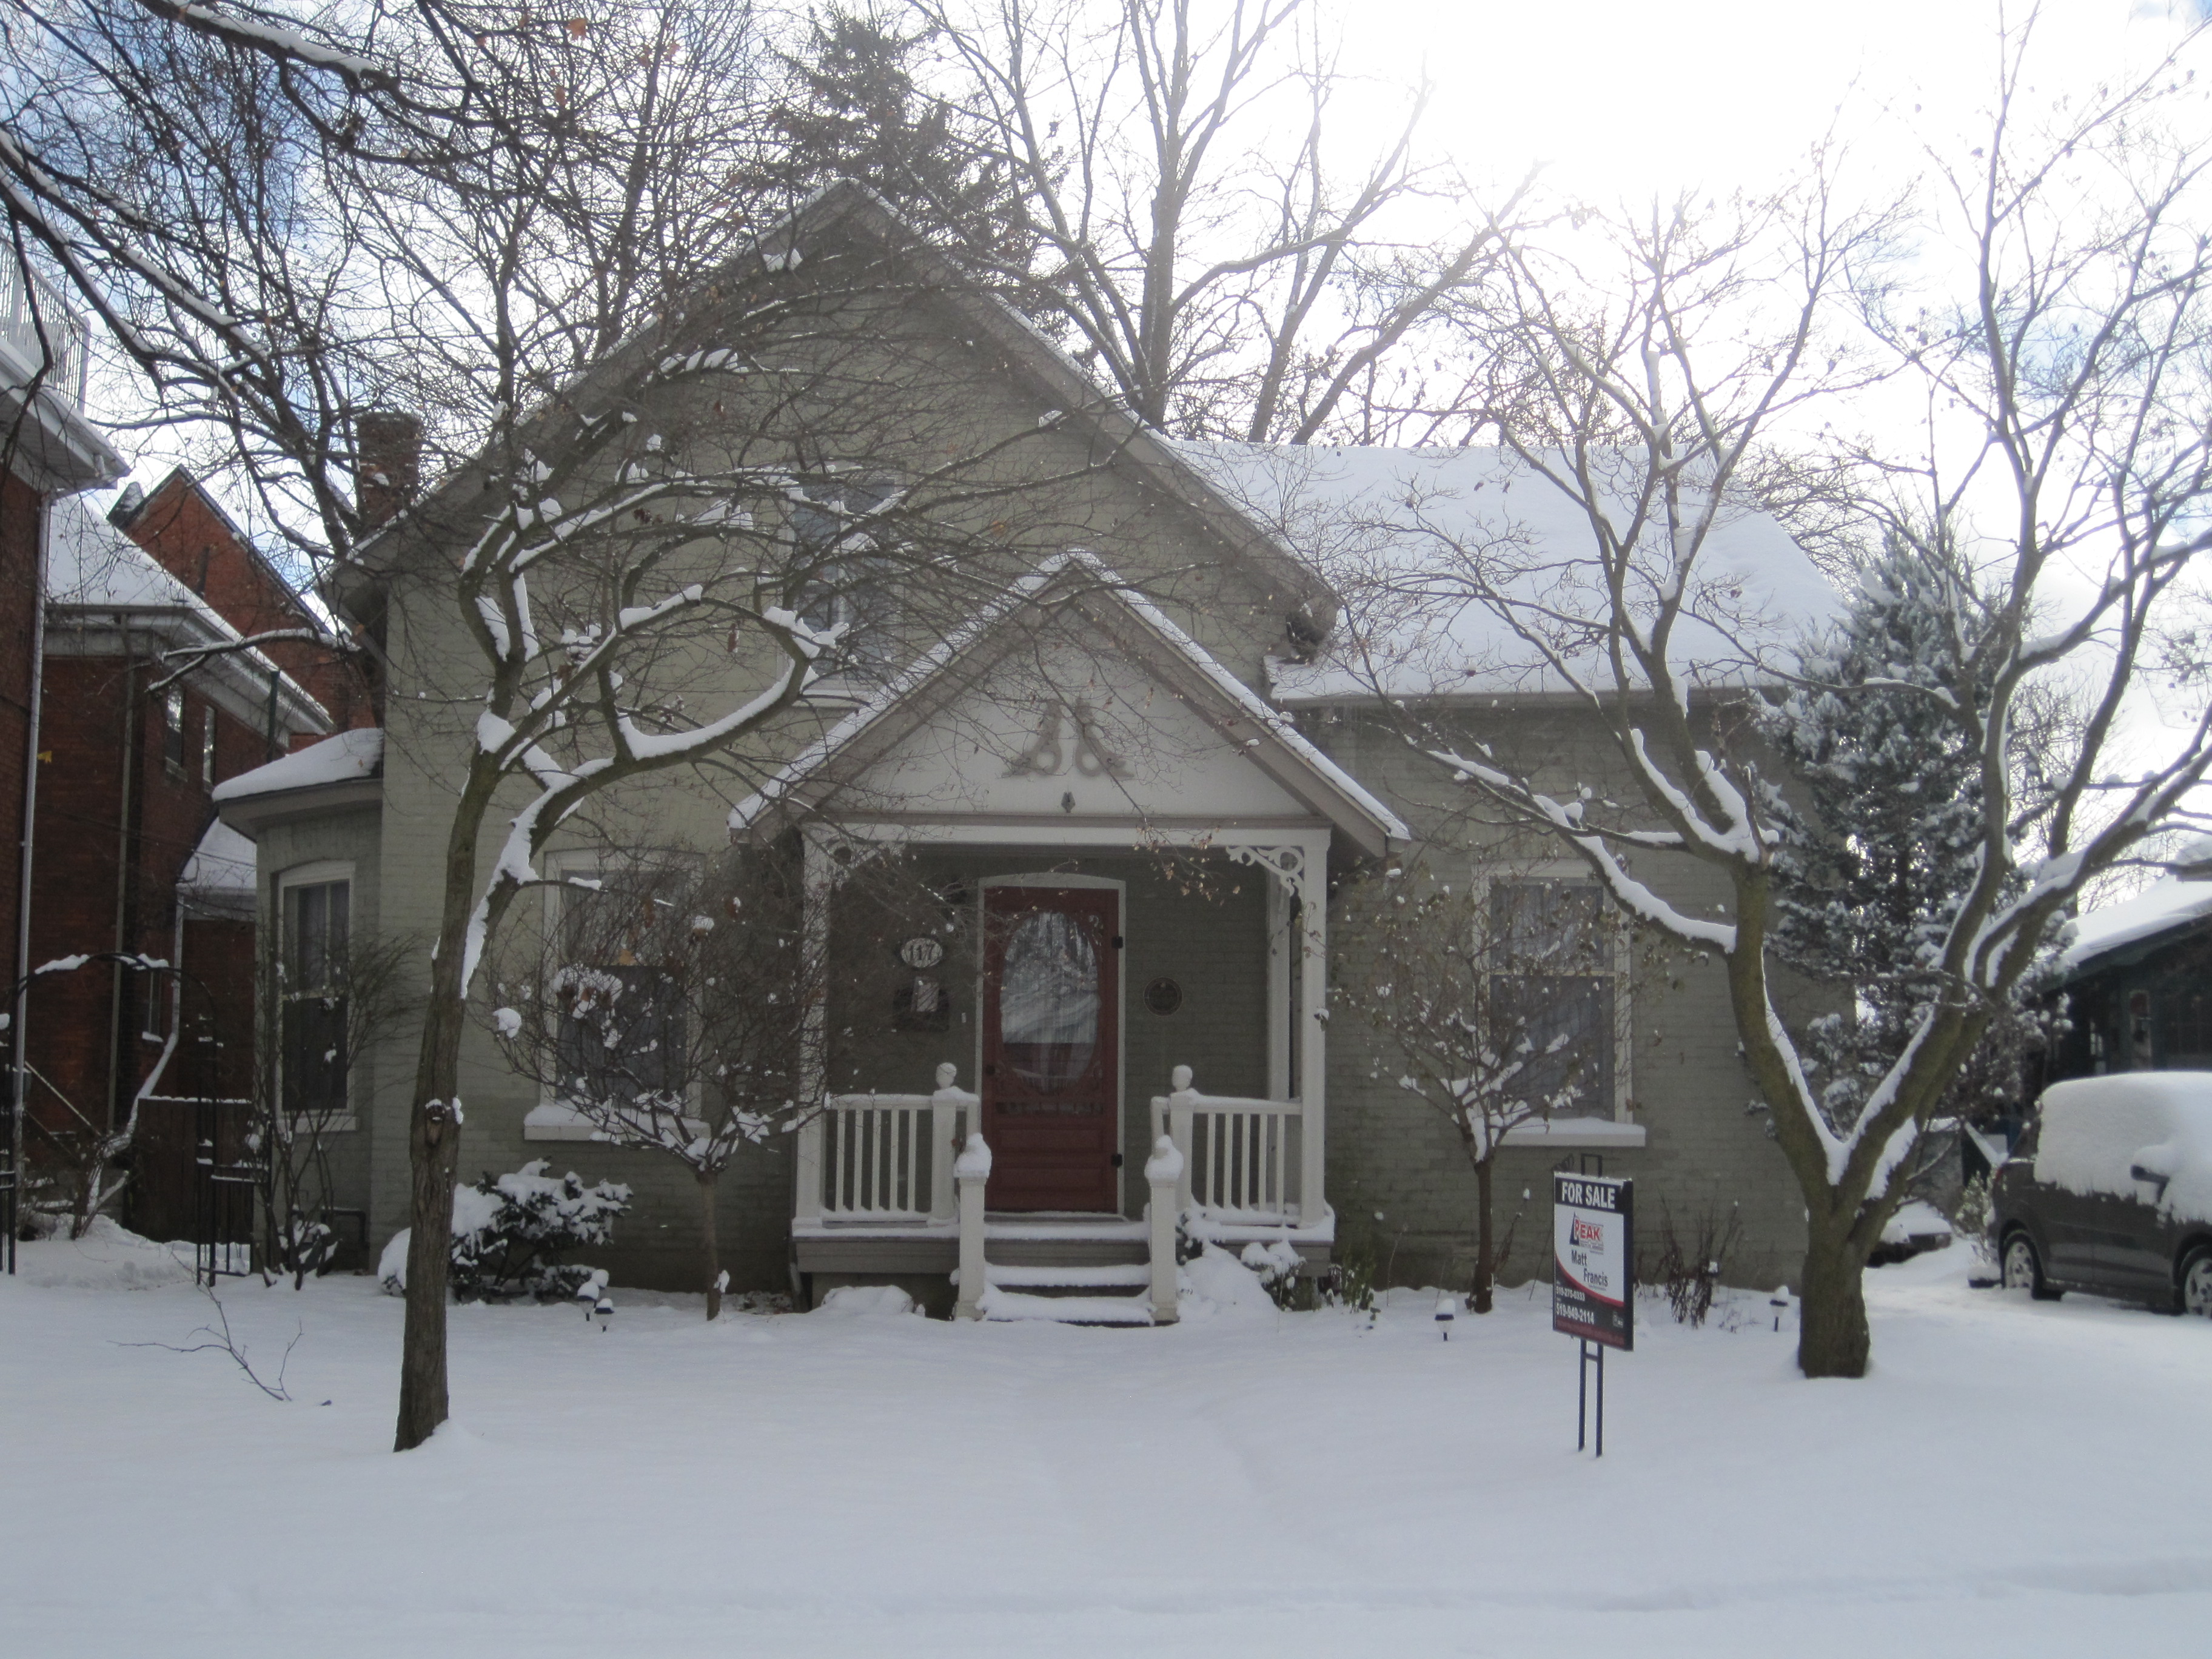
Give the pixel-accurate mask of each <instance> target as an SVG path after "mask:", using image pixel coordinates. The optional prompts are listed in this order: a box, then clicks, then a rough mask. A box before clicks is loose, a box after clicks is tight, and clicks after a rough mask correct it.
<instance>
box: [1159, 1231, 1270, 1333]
mask: <svg viewBox="0 0 2212 1659" xmlns="http://www.w3.org/2000/svg"><path fill="white" fill-rule="evenodd" d="M1182 1284H1183V1288H1184V1290H1185V1291H1187V1292H1188V1295H1189V1296H1190V1297H1193V1298H1195V1299H1196V1300H1197V1301H1198V1302H1200V1303H1206V1304H1212V1308H1213V1309H1214V1310H1218V1312H1220V1313H1223V1314H1226V1315H1229V1316H1232V1317H1238V1318H1249V1317H1252V1316H1255V1315H1265V1316H1267V1317H1268V1318H1270V1319H1272V1318H1273V1317H1274V1316H1275V1311H1276V1310H1275V1299H1274V1297H1273V1296H1272V1295H1271V1294H1269V1292H1268V1290H1267V1285H1265V1284H1264V1283H1262V1282H1261V1278H1260V1275H1259V1274H1257V1273H1254V1272H1253V1271H1252V1270H1251V1269H1250V1268H1249V1267H1246V1266H1245V1265H1244V1264H1243V1262H1241V1261H1238V1260H1237V1258H1236V1257H1235V1256H1233V1255H1230V1254H1229V1252H1228V1251H1226V1250H1225V1249H1222V1248H1221V1247H1220V1246H1219V1245H1218V1244H1206V1245H1203V1246H1201V1247H1200V1250H1199V1253H1198V1254H1197V1255H1194V1256H1193V1257H1192V1258H1191V1259H1190V1260H1189V1261H1187V1262H1185V1263H1184V1264H1183V1268H1182Z"/></svg>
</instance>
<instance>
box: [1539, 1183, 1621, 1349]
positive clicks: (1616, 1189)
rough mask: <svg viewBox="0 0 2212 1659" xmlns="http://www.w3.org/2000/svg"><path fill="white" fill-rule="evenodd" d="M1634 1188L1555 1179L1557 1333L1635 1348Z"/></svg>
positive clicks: (1554, 1297) (1554, 1314)
mask: <svg viewBox="0 0 2212 1659" xmlns="http://www.w3.org/2000/svg"><path fill="white" fill-rule="evenodd" d="M1633 1185H1634V1183H1633V1182H1627V1181H1608V1180H1607V1179H1606V1178H1605V1177H1604V1176H1583V1175H1565V1174H1563V1173H1560V1172H1559V1171H1557V1170H1554V1171H1553V1175H1552V1328H1553V1330H1555V1331H1565V1333H1566V1334H1568V1335H1569V1336H1578V1337H1582V1338H1583V1339H1584V1340H1587V1341H1591V1342H1602V1343H1603V1344H1605V1346H1607V1347H1609V1348H1632V1347H1634V1346H1636V1245H1635V1237H1634V1222H1633V1200H1634V1193H1633V1191H1632V1188H1633Z"/></svg>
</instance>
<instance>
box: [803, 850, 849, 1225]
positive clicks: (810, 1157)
mask: <svg viewBox="0 0 2212 1659" xmlns="http://www.w3.org/2000/svg"><path fill="white" fill-rule="evenodd" d="M800 844H801V846H802V847H803V848H805V865H804V867H803V870H802V872H801V874H802V880H801V884H800V890H799V936H800V944H799V948H800V949H801V950H802V951H805V952H806V960H807V961H808V962H809V963H820V962H821V961H822V959H823V956H824V955H825V954H826V953H827V952H828V951H829V898H830V895H831V894H832V893H833V892H835V891H836V886H837V873H838V872H837V864H836V860H834V859H832V858H831V857H830V856H829V848H826V847H824V846H823V844H822V842H821V840H820V839H819V837H817V836H814V835H812V834H805V835H802V836H801V837H800ZM815 978H816V981H817V983H821V982H823V981H824V976H823V975H815ZM828 1036H829V1010H828V1009H827V1008H825V1007H824V1006H823V1005H822V1002H821V1000H820V999H819V998H817V999H816V1000H814V1001H812V1002H811V1003H809V1004H808V1005H807V1007H806V1012H805V1018H803V1019H802V1020H801V1021H800V1022H799V1109H800V1110H801V1111H803V1112H805V1114H806V1117H805V1121H804V1122H803V1123H801V1124H800V1125H799V1149H798V1156H797V1158H796V1160H795V1161H796V1163H797V1164H798V1175H797V1178H798V1182H799V1188H798V1200H797V1203H796V1205H795V1206H793V1211H792V1213H793V1216H794V1217H795V1218H797V1219H799V1220H800V1221H819V1220H820V1219H821V1218H822V1148H823V1131H824V1126H823V1121H822V1104H823V1089H824V1088H825V1087H826V1086H827V1081H828V1079H827V1073H828V1070H829V1060H828V1043H827V1039H828Z"/></svg>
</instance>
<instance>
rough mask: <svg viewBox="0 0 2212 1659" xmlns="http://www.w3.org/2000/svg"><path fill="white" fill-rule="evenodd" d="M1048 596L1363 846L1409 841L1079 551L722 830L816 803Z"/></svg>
mask: <svg viewBox="0 0 2212 1659" xmlns="http://www.w3.org/2000/svg"><path fill="white" fill-rule="evenodd" d="M1048 599H1059V600H1060V601H1063V602H1064V603H1066V605H1070V606H1073V607H1074V608H1075V609H1076V610H1077V611H1079V613H1080V614H1081V615H1082V616H1083V617H1085V620H1086V621H1088V622H1090V623H1093V624H1095V625H1097V627H1098V628H1099V629H1101V631H1102V632H1103V633H1104V634H1106V635H1109V636H1111V637H1112V638H1114V640H1115V642H1116V643H1117V644H1118V645H1119V646H1121V647H1123V648H1124V649H1126V650H1127V652H1128V653H1129V654H1130V655H1131V656H1132V657H1133V658H1134V659H1137V660H1138V662H1139V665H1140V666H1141V667H1142V668H1143V669H1145V670H1146V671H1148V672H1149V673H1150V674H1151V675H1152V676H1153V677H1154V678H1157V679H1158V680H1159V681H1161V682H1162V683H1163V684H1166V685H1167V686H1168V687H1169V688H1170V690H1172V691H1174V692H1175V693H1176V695H1177V696H1179V697H1180V698H1181V699H1182V701H1183V702H1184V703H1185V704H1187V705H1188V707H1189V708H1192V709H1193V710H1194V712H1196V713H1197V714H1199V715H1200V717H1201V718H1202V719H1203V720H1206V723H1207V724H1208V725H1209V726H1211V727H1212V730H1213V732H1215V733H1217V734H1218V737H1219V738H1220V739H1221V740H1222V741H1223V742H1224V744H1225V745H1227V746H1229V747H1231V748H1233V749H1234V750H1235V751H1236V752H1237V754H1239V755H1241V756H1242V757H1243V758H1244V759H1245V760H1247V761H1249V763H1251V764H1252V765H1253V766H1254V767H1255V768H1256V769H1258V770H1259V771H1260V772H1261V774H1263V775H1265V776H1266V777H1267V779H1269V780H1271V781H1273V783H1274V784H1275V785H1276V786H1278V787H1279V788H1280V789H1282V790H1283V791H1284V792H1285V793H1287V794H1289V795H1290V796H1291V797H1292V798H1293V799H1296V800H1297V801H1298V802H1299V803H1301V804H1302V805H1304V807H1305V808H1306V809H1308V810H1309V811H1310V812H1311V813H1312V814H1313V816H1314V817H1316V818H1319V819H1322V820H1325V821H1327V822H1328V823H1329V824H1330V825H1331V826H1332V828H1334V829H1337V830H1339V831H1341V832H1342V833H1343V834H1344V835H1345V836H1346V838H1347V839H1348V840H1349V841H1350V842H1352V844H1353V845H1354V846H1356V847H1358V848H1359V849H1360V850H1361V851H1362V852H1363V853H1365V854H1369V855H1370V856H1380V855H1381V854H1383V853H1384V852H1385V851H1387V850H1388V848H1389V844H1390V843H1391V842H1394V841H1403V840H1406V839H1407V838H1408V837H1409V833H1410V832H1409V831H1408V830H1407V828H1406V826H1405V824H1404V823H1402V822H1401V820H1400V819H1399V817H1398V816H1397V815H1396V814H1395V812H1393V811H1391V810H1390V809H1389V807H1388V806H1386V805H1383V803H1382V802H1381V801H1380V800H1378V799H1376V797H1375V796H1374V795H1373V794H1372V793H1370V792H1369V791H1368V790H1367V789H1365V788H1364V787H1362V786H1361V785H1360V784H1359V783H1358V781H1357V780H1355V779H1354V778H1352V775H1350V774H1349V773H1347V772H1346V771H1345V770H1344V769H1343V768H1341V767H1340V766H1339V765H1337V763H1335V762H1334V761H1332V760H1331V759H1329V758H1328V756H1326V755H1324V754H1322V752H1321V750H1319V749H1317V748H1316V747H1315V746H1314V745H1313V744H1311V743H1310V742H1309V741H1308V740H1307V739H1306V738H1304V736H1303V735H1302V734H1301V733H1300V732H1298V731H1297V728H1296V727H1295V726H1292V725H1291V721H1290V720H1289V719H1288V718H1287V717H1286V716H1285V715H1284V714H1282V713H1281V712H1280V711H1279V710H1278V709H1275V708H1272V707H1270V706H1269V705H1268V704H1267V702H1265V701H1264V700H1262V699H1261V697H1260V696H1259V695H1258V694H1257V693H1256V692H1255V691H1254V690H1252V689H1251V688H1250V687H1249V686H1248V685H1246V684H1244V683H1243V681H1241V680H1239V679H1238V678H1237V677H1236V676H1235V675H1234V674H1232V673H1231V672H1230V671H1228V670H1227V669H1226V668H1225V667H1223V666H1222V665H1221V664H1220V663H1219V662H1218V660H1216V659H1215V658H1214V657H1213V656H1212V653H1209V652H1207V651H1206V648H1205V647H1202V646H1201V645H1200V644H1199V643H1198V641H1195V640H1194V639H1192V638H1191V637H1190V635H1188V634H1187V633H1185V632H1184V631H1183V630H1182V629H1181V628H1180V627H1178V626H1177V625H1176V623H1174V622H1173V621H1171V620H1170V618H1169V617H1167V616H1166V615H1165V614H1164V612H1163V611H1161V610H1160V609H1159V607H1158V605H1154V604H1153V603H1152V601H1151V600H1149V599H1146V598H1145V597H1144V596H1143V595H1142V594H1140V593H1138V592H1133V591H1132V590H1131V589H1130V588H1129V587H1128V586H1127V584H1125V583H1124V582H1123V581H1122V580H1121V578H1120V577H1119V576H1118V575H1117V574H1115V572H1114V571H1113V570H1112V569H1110V568H1109V567H1108V566H1107V565H1106V564H1105V563H1104V562H1103V561H1102V560H1100V559H1099V558H1098V557H1097V555H1095V554H1093V553H1091V552H1089V551H1087V550H1082V549H1076V550H1070V551H1068V552H1066V553H1063V554H1060V555H1058V556H1055V557H1054V558H1052V559H1049V560H1048V561H1047V562H1045V563H1044V564H1043V565H1042V566H1041V567H1040V568H1038V569H1037V570H1036V571H1035V572H1034V573H1032V574H1030V576H1029V577H1028V578H1026V579H1024V580H1023V581H1022V582H1020V583H1018V584H1017V585H1016V586H1015V587H1014V588H1013V589H1012V591H1010V592H1008V593H1006V595H1004V596H1003V597H1002V598H1001V599H1000V600H998V601H997V602H996V603H995V604H994V605H991V606H989V607H987V609H986V610H985V611H983V612H982V613H981V614H980V615H978V616H977V617H975V619H974V620H973V621H972V622H970V623H968V624H967V625H966V626H964V627H963V628H962V629H959V630H957V632H955V633H954V634H952V635H950V636H949V637H947V638H946V639H945V640H944V641H940V642H939V644H938V645H937V646H936V647H933V649H932V650H930V651H929V652H927V653H925V654H924V655H923V656H921V658H919V659H916V660H915V662H913V663H912V664H910V665H908V667H907V668H905V669H904V670H902V671H900V672H898V673H896V674H895V675H893V676H892V677H891V678H890V679H889V680H887V681H886V682H885V683H884V685H883V686H882V687H881V688H880V689H879V690H878V691H877V692H876V693H875V694H874V695H873V696H872V697H870V698H869V699H868V700H867V702H864V703H863V704H861V705H860V707H859V708H855V709H854V711H853V712H852V713H851V714H848V715H846V716H845V717H844V718H843V719H842V720H839V721H838V722H837V724H836V726H832V727H831V728H830V729H829V731H828V732H825V733H823V736H822V737H820V738H817V739H816V740H815V741H813V742H812V743H810V744H807V745H806V747H805V749H803V750H800V751H799V754H797V755H796V756H794V757H793V758H792V759H791V760H790V761H789V762H787V763H786V764H785V765H783V766H782V767H781V768H780V769H778V770H777V771H776V772H775V774H774V775H771V776H770V777H769V779H768V781H766V782H764V783H763V785H762V786H761V787H759V788H758V789H757V790H756V791H755V792H754V793H752V794H750V795H749V796H748V797H746V798H745V799H744V800H742V801H740V802H738V805H737V806H736V807H735V808H734V809H732V811H731V814H730V829H731V832H732V835H733V836H753V835H757V834H760V833H763V832H764V831H765V830H766V829H769V828H770V827H771V826H773V825H775V824H776V823H781V822H784V821H787V820H788V819H790V818H792V817H797V816H801V815H805V814H809V813H812V812H816V811H821V810H822V809H823V808H824V807H825V806H826V805H828V804H829V801H830V799H831V798H832V796H833V795H834V794H835V793H836V790H837V788H838V787H839V786H840V785H841V784H843V783H845V782H847V781H849V780H851V779H852V778H854V777H855V776H856V775H858V774H859V773H860V771H861V770H862V769H865V768H866V767H867V766H868V765H870V764H871V763H873V762H876V761H878V760H879V759H880V758H882V757H884V756H885V755H886V754H888V753H889V752H890V750H891V748H892V746H893V745H894V744H896V743H898V742H899V740H900V739H901V738H904V737H906V736H907V735H908V733H910V732H914V731H915V730H916V729H917V728H919V727H920V726H922V725H924V724H925V723H927V721H928V720H930V718H931V717H932V716H933V715H934V714H938V713H939V712H940V711H942V710H944V709H945V708H947V707H948V706H949V705H950V704H951V701H952V699H953V698H954V697H955V696H958V695H959V694H960V693H961V692H963V691H965V690H969V689H970V688H971V687H973V686H974V685H975V683H976V680H977V678H978V675H979V673H980V672H981V671H982V670H983V669H985V668H987V666H988V665H989V663H990V662H991V661H993V660H994V659H995V658H996V657H997V656H998V655H999V654H1000V653H999V651H998V649H997V646H998V638H999V636H1002V635H1010V634H1011V633H1012V629H1013V628H1014V626H1015V625H1016V621H1017V618H1018V616H1019V614H1020V613H1022V612H1024V611H1029V610H1033V609H1034V608H1036V607H1037V606H1039V605H1042V604H1043V603H1044V602H1045V601H1047V600H1048ZM858 816H862V817H866V816H871V814H868V813H866V812H861V813H860V814H858Z"/></svg>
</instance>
